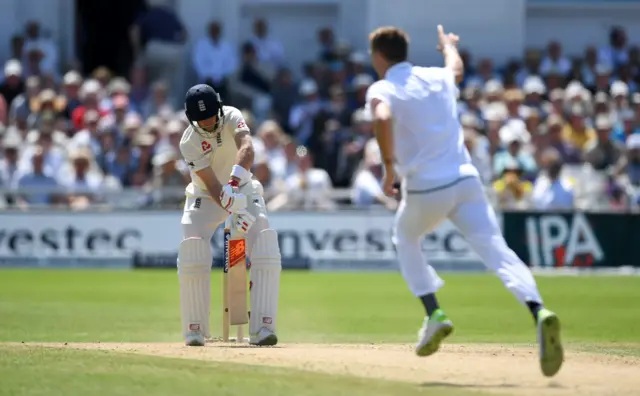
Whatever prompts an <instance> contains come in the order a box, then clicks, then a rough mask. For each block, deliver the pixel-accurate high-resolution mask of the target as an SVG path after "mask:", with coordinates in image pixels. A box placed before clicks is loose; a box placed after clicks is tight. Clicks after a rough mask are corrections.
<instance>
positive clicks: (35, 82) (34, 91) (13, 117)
mask: <svg viewBox="0 0 640 396" xmlns="http://www.w3.org/2000/svg"><path fill="white" fill-rule="evenodd" d="M41 87H42V85H41V84H40V78H38V77H29V78H27V81H26V83H25V90H24V92H23V93H21V94H19V95H18V96H16V97H15V98H14V99H13V101H12V102H11V106H10V107H9V121H10V122H18V119H23V120H27V118H29V116H30V115H31V113H32V112H33V108H32V106H33V104H34V103H35V100H34V99H35V98H36V97H37V96H38V95H39V94H40V91H41Z"/></svg>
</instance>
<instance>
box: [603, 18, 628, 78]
mask: <svg viewBox="0 0 640 396" xmlns="http://www.w3.org/2000/svg"><path fill="white" fill-rule="evenodd" d="M598 62H600V63H603V64H606V65H608V66H609V67H612V68H614V67H618V66H620V65H623V64H625V63H627V62H629V48H628V47H627V33H626V32H625V30H624V28H622V27H620V26H614V27H613V28H611V31H610V32H609V45H607V46H605V47H602V48H600V50H599V51H598Z"/></svg>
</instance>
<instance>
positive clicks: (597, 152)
mask: <svg viewBox="0 0 640 396" xmlns="http://www.w3.org/2000/svg"><path fill="white" fill-rule="evenodd" d="M595 124H596V132H597V138H596V140H594V141H592V142H591V143H589V145H588V146H587V147H586V148H585V154H584V158H585V160H586V161H587V162H588V163H589V164H591V166H593V168H594V169H595V170H598V171H606V170H609V169H612V168H613V167H614V166H616V165H617V164H618V163H619V161H620V159H621V158H622V156H623V154H624V145H623V144H621V143H618V142H617V141H614V140H612V139H611V127H612V125H611V120H610V118H609V116H607V115H601V116H598V118H596V122H595Z"/></svg>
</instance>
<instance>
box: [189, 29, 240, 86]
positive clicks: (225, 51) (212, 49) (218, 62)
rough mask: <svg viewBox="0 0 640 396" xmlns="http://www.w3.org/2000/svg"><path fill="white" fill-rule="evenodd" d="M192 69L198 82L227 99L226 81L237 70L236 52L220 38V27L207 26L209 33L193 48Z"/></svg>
mask: <svg viewBox="0 0 640 396" xmlns="http://www.w3.org/2000/svg"><path fill="white" fill-rule="evenodd" d="M192 58H193V67H194V69H195V71H196V74H197V75H198V80H199V81H200V82H203V83H206V84H209V85H210V86H212V87H213V88H214V89H215V90H216V91H217V92H218V93H219V94H220V96H221V97H223V98H227V97H228V96H227V92H228V88H229V87H228V86H227V85H228V79H229V78H230V77H231V75H232V74H233V73H235V72H236V70H237V68H238V59H237V54H236V51H235V50H234V49H233V47H232V46H231V44H229V43H228V42H227V41H225V40H224V39H223V38H222V25H221V24H220V23H219V22H211V23H210V24H209V32H208V35H207V36H205V37H202V38H200V39H199V40H198V41H197V42H196V43H195V45H194V46H193V55H192Z"/></svg>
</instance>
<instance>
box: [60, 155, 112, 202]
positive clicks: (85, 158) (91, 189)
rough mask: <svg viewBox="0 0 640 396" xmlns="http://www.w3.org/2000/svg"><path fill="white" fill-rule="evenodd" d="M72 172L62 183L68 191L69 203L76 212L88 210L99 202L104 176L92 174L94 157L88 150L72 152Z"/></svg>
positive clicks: (70, 157)
mask: <svg viewBox="0 0 640 396" xmlns="http://www.w3.org/2000/svg"><path fill="white" fill-rule="evenodd" d="M69 160H70V162H71V166H72V169H71V172H70V174H69V177H66V178H63V179H62V180H61V181H60V183H61V184H62V185H63V186H64V187H65V188H66V189H67V192H68V195H67V203H68V204H69V206H70V207H71V208H72V209H74V210H85V209H88V208H89V206H90V205H91V204H92V203H96V202H98V199H99V193H100V187H101V185H102V176H101V175H100V174H98V173H95V172H90V170H91V164H92V161H93V156H92V155H91V152H90V151H88V150H86V149H78V150H75V151H72V152H71V154H70V155H69Z"/></svg>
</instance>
